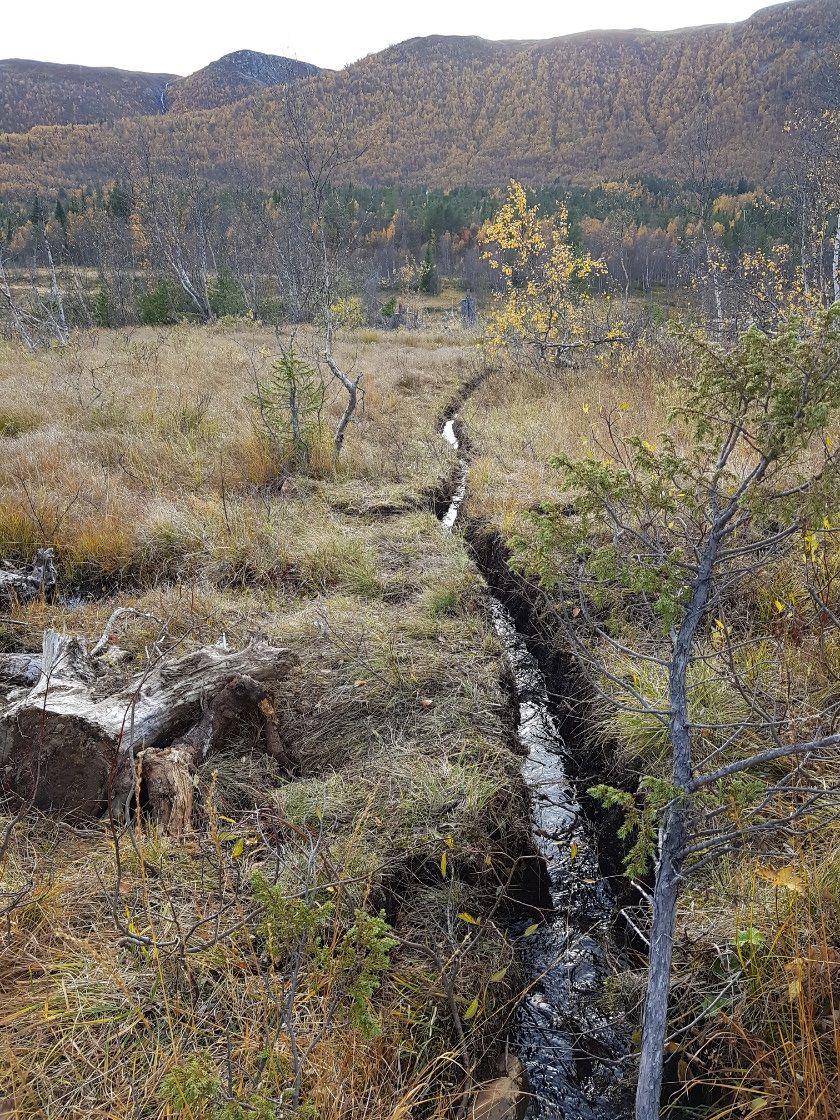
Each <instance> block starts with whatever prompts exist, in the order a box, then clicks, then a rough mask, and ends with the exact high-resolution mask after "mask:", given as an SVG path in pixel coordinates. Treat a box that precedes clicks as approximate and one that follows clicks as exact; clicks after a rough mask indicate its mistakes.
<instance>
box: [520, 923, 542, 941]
mask: <svg viewBox="0 0 840 1120" xmlns="http://www.w3.org/2000/svg"><path fill="white" fill-rule="evenodd" d="M539 928H540V923H539V922H534V924H533V925H530V926H528V928H527V929H526V930H525V932H524V933H523V934H522V936H523V937H532V936H533V935H534V934H535V933H536V932H537V930H538V929H539Z"/></svg>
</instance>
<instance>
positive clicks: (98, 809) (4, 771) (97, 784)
mask: <svg viewBox="0 0 840 1120" xmlns="http://www.w3.org/2000/svg"><path fill="white" fill-rule="evenodd" d="M15 656H17V655H15ZM296 661H297V658H296V657H295V655H294V654H293V653H291V651H289V650H287V649H282V648H278V647H275V646H271V645H269V644H267V643H265V642H254V643H252V644H251V645H249V646H247V647H246V648H245V649H243V650H240V651H238V652H229V651H228V650H225V649H220V648H218V647H206V648H203V649H199V650H196V651H195V652H193V653H188V654H186V655H184V656H182V657H178V658H172V659H171V660H167V659H163V660H161V661H160V662H159V663H158V664H157V665H154V666H152V667H150V668H149V669H148V670H147V671H146V672H144V673H142V674H140V675H138V676H136V677H134V678H133V679H132V680H130V681H128V682H127V683H126V684H124V685H123V686H122V687H121V688H120V689H119V690H118V691H117V692H115V693H113V694H111V695H108V696H106V697H104V698H102V697H98V696H97V694H96V687H95V686H96V683H97V682H96V665H95V662H94V661H92V660H91V658H90V657H89V656H88V654H87V652H86V649H85V645H84V642H83V641H81V640H80V639H79V638H75V637H68V636H67V635H59V634H57V633H56V632H55V631H53V630H48V631H47V632H46V633H45V634H44V640H43V649H42V654H41V664H40V675H39V677H38V679H37V681H36V683H35V685H34V687H31V688H28V689H18V690H17V691H16V692H14V693H12V695H11V697H10V699H9V701H8V703H7V705H6V707H5V710H3V709H2V706H0V787H5V788H6V789H7V790H9V791H12V792H14V793H16V794H18V795H19V796H20V797H22V798H23V799H25V800H26V801H29V802H31V803H32V804H33V805H34V806H36V807H38V808H43V809H59V810H62V811H64V812H68V813H73V814H76V815H81V816H93V815H98V814H101V813H102V812H104V811H106V810H110V811H111V812H112V813H114V814H115V815H118V816H119V815H121V814H122V813H123V812H125V811H127V810H128V809H129V808H130V804H131V802H132V799H133V796H134V793H135V781H136V770H135V759H136V758H137V756H139V755H140V754H141V752H142V754H143V764H142V771H143V772H144V773H145V775H146V779H145V780H146V783H147V791H146V792H147V796H148V800H149V803H150V804H151V806H152V808H153V809H154V808H155V807H156V806H157V807H158V808H159V811H160V812H161V816H162V818H163V817H165V818H166V824H167V826H168V827H169V828H170V830H174V831H183V828H184V827H186V822H187V821H188V817H189V815H190V814H191V804H192V774H193V773H194V771H195V767H196V766H197V765H198V764H199V763H200V762H201V761H203V760H204V759H205V758H206V757H207V756H208V754H210V752H211V751H212V750H213V749H215V748H216V747H217V746H218V745H219V744H220V743H222V742H223V741H224V740H225V739H226V738H227V737H229V735H230V732H231V729H232V726H233V724H234V722H236V721H238V720H241V719H242V718H243V717H244V716H246V715H249V714H255V715H256V716H257V718H259V719H260V721H261V724H262V730H263V740H264V744H265V748H266V750H267V751H268V752H269V753H270V754H271V755H272V756H273V757H274V758H276V759H277V760H278V763H279V764H280V765H281V766H282V767H283V768H284V769H289V768H290V767H291V766H292V765H293V761H294V759H293V753H292V751H291V750H290V749H289V748H288V746H287V745H286V744H285V740H284V738H283V736H282V734H281V733H280V731H279V730H278V728H277V726H276V723H275V717H274V711H273V709H272V707H271V702H270V697H269V694H268V692H267V691H266V689H265V687H264V682H267V681H277V680H280V679H282V678H283V677H284V676H285V675H286V674H287V673H288V671H289V670H290V669H291V667H292V666H293V665H294V664H295V662H296ZM2 671H3V670H2V664H0V674H2ZM6 671H7V679H8V677H13V676H14V673H15V671H18V674H19V675H18V680H19V681H21V683H22V679H25V675H26V673H29V674H30V675H31V673H32V663H31V660H30V661H28V662H26V663H24V662H22V661H21V662H20V663H12V662H9V663H8V664H7V666H6ZM158 756H160V757H158ZM187 777H188V778H189V786H190V791H189V798H188V796H187V791H186V789H185V785H184V783H185V781H186V779H187Z"/></svg>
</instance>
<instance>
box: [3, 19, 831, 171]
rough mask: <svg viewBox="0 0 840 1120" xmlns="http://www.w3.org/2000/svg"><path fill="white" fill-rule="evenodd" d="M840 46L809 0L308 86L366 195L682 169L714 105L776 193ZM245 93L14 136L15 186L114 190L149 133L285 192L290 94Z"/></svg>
mask: <svg viewBox="0 0 840 1120" xmlns="http://www.w3.org/2000/svg"><path fill="white" fill-rule="evenodd" d="M839 43H840V21H838V19H837V6H836V3H835V0H794V2H792V3H787V4H781V5H777V6H775V7H771V8H767V9H764V10H763V11H760V12H758V13H757V14H756V15H754V16H753V17H752V18H750V19H748V20H746V21H745V22H743V23H739V24H732V25H722V26H711V27H700V28H689V29H686V30H682V31H673V32H667V33H651V32H646V31H615V32H591V33H587V34H583V35H571V36H565V37H562V38H558V39H552V40H546V41H541V42H489V41H487V40H483V39H479V38H474V37H452V36H431V37H427V38H423V39H412V40H408V41H407V42H405V43H401V44H399V45H397V46H394V47H391V48H389V49H387V50H385V51H382V52H380V53H378V54H373V55H370V56H368V57H367V58H364V59H362V60H361V61H359V62H357V63H355V64H353V65H351V66H348V67H347V68H345V69H344V70H342V71H340V72H323V73H321V74H319V75H315V76H312V77H310V78H305V80H304V81H303V83H302V86H301V88H303V89H305V90H306V93H307V97H308V99H309V100H310V102H311V115H312V123H313V129H314V133H315V134H316V135H320V136H322V137H323V136H327V135H331V134H332V133H333V132H334V131H335V128H336V126H337V123H338V122H339V120H341V121H352V136H353V142H354V144H355V146H356V148H357V152H358V153H359V154H358V158H357V159H356V160H355V162H354V165H353V170H352V177H353V180H354V181H355V182H359V183H366V184H387V183H393V182H400V183H403V184H405V183H416V184H426V185H430V186H438V187H451V186H455V185H459V184H465V183H470V184H474V185H490V186H492V185H498V184H501V183H503V182H505V181H506V180H507V179H508V178H510V177H511V176H515V177H518V178H521V179H522V180H523V181H526V182H530V183H535V184H536V183H548V182H555V181H562V182H569V183H583V184H585V183H591V182H593V181H600V180H602V179H606V178H622V177H637V176H639V175H644V174H658V175H674V174H675V166H674V161H675V159H677V158H679V153H681V152H683V151H684V150H685V148H686V147H687V146H690V143H691V135H692V130H693V129H695V128H696V110H697V107H698V105H700V104H702V105H703V106H704V107H707V108H708V109H710V110H711V114H710V115H711V118H712V120H713V121H714V122H718V123H719V125H720V127H721V133H722V138H721V143H720V145H719V162H720V166H719V169H718V170H719V172H720V174H721V175H725V176H727V177H729V178H730V179H732V180H737V179H739V178H741V177H746V178H748V179H751V180H755V181H762V182H766V181H768V180H769V179H771V178H772V176H773V174H774V173H775V171H776V170H777V168H778V164H779V151H780V149H781V148H782V147H783V145H784V125H785V122H786V121H787V120H788V119H789V118H790V116H791V114H792V113H794V112H795V110H796V107H797V106H798V105H799V104H801V103H802V102H803V101H804V100H805V99H807V97H808V95H809V91H810V90H811V89H812V87H813V84H814V81H815V80H818V74H819V69H820V66H821V65H822V64H825V63H826V62H827V61H828V60H830V58H831V57H832V56H833V54H834V52H835V51H836V50H837V47H838V44H839ZM243 53H247V52H243ZM231 57H235V56H231ZM297 65H298V66H301V65H302V64H297ZM208 69H209V68H208ZM203 73H204V72H199V74H200V75H201V74H203ZM294 76H295V77H298V76H301V77H302V76H304V71H301V70H298V71H296V72H295V75H294ZM243 81H244V82H245V86H246V87H247V90H248V92H250V91H252V90H253V89H256V90H257V91H258V92H256V93H255V94H254V96H251V97H247V98H246V99H245V100H237V101H234V103H233V104H225V105H221V106H217V107H215V108H213V109H212V110H211V111H207V112H184V113H178V114H175V113H167V114H166V115H163V116H159V117H157V118H154V119H152V118H143V119H136V118H135V119H125V120H121V121H118V122H116V123H110V124H106V125H104V126H97V127H89V128H79V127H78V126H76V127H74V128H73V129H67V128H34V129H31V130H30V131H29V132H28V133H27V134H26V135H25V136H18V135H7V136H5V137H3V139H2V142H0V165H2V175H3V180H4V183H3V185H4V186H5V187H7V188H8V187H12V188H14V187H15V186H21V185H23V184H24V183H30V182H31V181H32V173H33V169H36V173H37V175H38V177H39V178H40V180H41V182H42V184H43V185H44V186H45V187H57V186H64V187H72V186H78V185H80V184H82V183H89V184H93V183H97V182H103V181H107V180H109V179H111V178H113V177H114V176H115V174H116V170H117V169H116V167H115V163H114V152H115V151H116V150H124V149H125V146H126V145H129V146H133V145H135V144H136V143H137V141H138V139H139V138H140V137H141V136H142V137H143V139H144V143H148V144H149V146H150V147H151V148H152V149H156V150H158V151H159V152H160V153H161V154H162V155H164V156H165V155H166V153H171V152H175V151H177V152H178V153H183V154H184V156H186V157H188V158H189V159H190V160H191V161H195V162H198V163H199V164H201V165H202V167H203V171H204V173H205V174H206V175H208V176H209V177H214V178H221V179H224V178H225V177H226V175H227V174H228V173H229V171H230V170H231V169H234V168H236V169H238V168H240V167H241V166H242V164H243V161H245V163H247V165H248V166H249V167H252V168H254V169H255V170H258V171H260V173H261V174H262V175H263V176H264V178H265V179H266V180H267V181H270V180H271V176H272V168H274V167H276V162H277V160H278V158H280V157H282V152H283V146H284V123H283V95H282V92H280V90H279V89H278V88H277V87H276V86H271V87H270V88H266V89H260V88H259V86H258V84H257V82H255V81H254V80H245V79H243ZM184 83H187V84H186V85H184ZM190 83H191V85H190ZM228 83H229V77H228V78H224V79H223V78H220V77H219V74H218V73H215V72H211V73H210V74H209V76H208V75H204V77H199V76H195V75H194V76H193V78H192V79H185V80H183V82H181V83H178V82H176V83H174V85H173V86H172V89H173V91H175V92H176V94H177V91H179V89H180V90H184V91H186V92H189V90H190V88H191V87H192V88H193V89H195V88H196V87H198V89H199V91H200V90H201V89H204V90H205V92H206V96H204V97H203V98H202V97H197V98H192V99H191V100H188V102H187V104H186V106H185V107H186V108H190V107H192V106H194V105H195V104H199V105H206V104H210V105H217V102H218V101H220V100H229V99H230V97H231V96H241V94H242V88H241V87H237V88H236V89H234V90H233V91H232V92H231V91H230V88H229V85H228V94H227V95H226V94H225V93H224V91H223V89H222V88H221V87H225V86H226V84H228ZM234 85H235V82H234ZM8 99H9V95H8V94H7V95H6V101H7V102H8ZM173 100H175V101H177V97H175V98H173ZM9 112H10V110H9V108H8V106H7V109H6V114H7V116H8V115H9ZM102 115H103V116H106V115H107V114H104V113H103V114H102Z"/></svg>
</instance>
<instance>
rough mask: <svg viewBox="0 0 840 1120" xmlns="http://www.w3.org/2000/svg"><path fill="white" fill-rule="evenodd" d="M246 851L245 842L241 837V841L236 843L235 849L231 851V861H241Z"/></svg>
mask: <svg viewBox="0 0 840 1120" xmlns="http://www.w3.org/2000/svg"><path fill="white" fill-rule="evenodd" d="M244 851H245V841H244V840H243V839H242V837H241V836H240V837H239V839H238V840H237V841H236V843H235V844H234V845H233V847H232V848H231V850H230V858H231V859H239V857H240V856H241V855H242V853H243V852H244Z"/></svg>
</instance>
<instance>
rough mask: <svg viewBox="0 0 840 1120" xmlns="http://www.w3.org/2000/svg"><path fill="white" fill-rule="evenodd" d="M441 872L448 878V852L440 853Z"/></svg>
mask: <svg viewBox="0 0 840 1120" xmlns="http://www.w3.org/2000/svg"><path fill="white" fill-rule="evenodd" d="M440 873H441V875H442V876H443V877H444V879H445V878H446V852H441V853H440Z"/></svg>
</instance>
